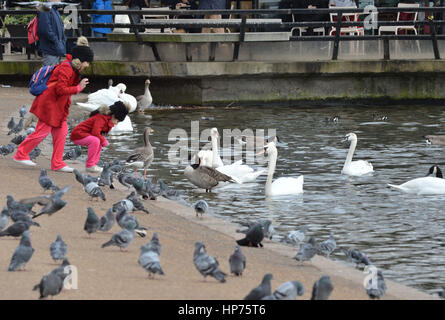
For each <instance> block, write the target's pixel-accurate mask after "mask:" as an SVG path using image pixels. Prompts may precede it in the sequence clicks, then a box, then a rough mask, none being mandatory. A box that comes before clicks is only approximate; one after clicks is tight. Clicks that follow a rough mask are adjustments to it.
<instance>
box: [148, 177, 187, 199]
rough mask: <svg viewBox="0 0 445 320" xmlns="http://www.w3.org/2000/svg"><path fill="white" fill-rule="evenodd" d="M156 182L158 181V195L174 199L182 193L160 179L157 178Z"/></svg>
mask: <svg viewBox="0 0 445 320" xmlns="http://www.w3.org/2000/svg"><path fill="white" fill-rule="evenodd" d="M158 182H159V191H160V195H161V196H163V197H164V198H167V199H170V200H176V199H177V198H179V197H181V195H182V194H183V193H182V192H181V191H178V190H174V189H172V188H169V187H168V186H167V185H166V184H165V183H164V181H162V180H159V181H158ZM153 191H154V190H153Z"/></svg>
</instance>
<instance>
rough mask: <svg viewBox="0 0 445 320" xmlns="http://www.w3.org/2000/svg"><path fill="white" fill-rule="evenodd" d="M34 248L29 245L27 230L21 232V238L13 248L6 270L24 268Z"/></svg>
mask: <svg viewBox="0 0 445 320" xmlns="http://www.w3.org/2000/svg"><path fill="white" fill-rule="evenodd" d="M34 251H35V250H34V248H33V247H32V246H31V239H30V237H29V231H24V232H23V233H22V239H21V240H20V244H19V246H18V247H17V248H16V249H15V251H14V254H13V255H12V258H11V263H10V264H9V268H8V271H17V270H18V269H20V268H23V270H25V265H26V264H27V263H28V261H29V260H31V257H32V255H33V253H34Z"/></svg>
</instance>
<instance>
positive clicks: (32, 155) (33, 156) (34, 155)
mask: <svg viewBox="0 0 445 320" xmlns="http://www.w3.org/2000/svg"><path fill="white" fill-rule="evenodd" d="M41 153H42V150H40V148H39V147H35V148H34V149H32V151H31V152H30V153H29V154H28V156H29V159H31V160H35V159H37V157H38V156H40V154H41Z"/></svg>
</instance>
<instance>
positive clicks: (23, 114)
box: [19, 105, 27, 118]
mask: <svg viewBox="0 0 445 320" xmlns="http://www.w3.org/2000/svg"><path fill="white" fill-rule="evenodd" d="M26 112H27V111H26V105H23V106H22V107H21V108H20V109H19V114H20V118H24V117H25V114H26Z"/></svg>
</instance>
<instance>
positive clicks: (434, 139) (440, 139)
mask: <svg viewBox="0 0 445 320" xmlns="http://www.w3.org/2000/svg"><path fill="white" fill-rule="evenodd" d="M425 139H426V143H427V144H438V145H445V135H442V136H435V135H428V136H425Z"/></svg>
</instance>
